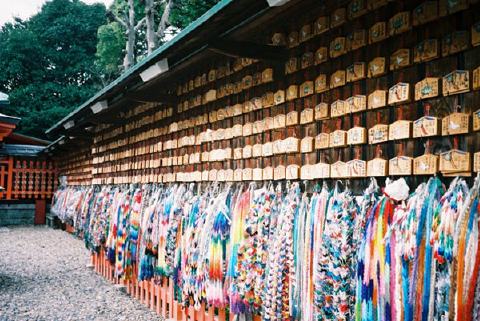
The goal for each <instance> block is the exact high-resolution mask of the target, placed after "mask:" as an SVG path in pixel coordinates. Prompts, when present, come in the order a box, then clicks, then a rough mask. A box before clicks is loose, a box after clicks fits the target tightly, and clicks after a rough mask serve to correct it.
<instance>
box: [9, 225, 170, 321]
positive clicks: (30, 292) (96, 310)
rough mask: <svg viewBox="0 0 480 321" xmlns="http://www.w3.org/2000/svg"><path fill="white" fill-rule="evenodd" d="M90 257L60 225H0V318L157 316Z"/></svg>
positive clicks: (58, 319)
mask: <svg viewBox="0 0 480 321" xmlns="http://www.w3.org/2000/svg"><path fill="white" fill-rule="evenodd" d="M89 261H90V258H89V254H88V251H87V250H86V249H85V247H84V245H83V242H82V241H81V240H78V239H76V238H75V237H73V236H71V235H69V234H67V233H65V232H63V231H60V230H53V229H50V228H46V227H15V228H0V321H11V320H29V321H32V320H42V321H43V320H55V321H63V320H75V321H77V320H78V321H81V320H95V321H103V320H129V321H130V320H135V321H136V320H139V321H143V320H157V321H158V320H160V319H161V318H160V317H159V316H157V315H156V314H155V313H154V312H152V311H150V310H149V309H148V308H146V307H145V306H143V305H142V304H141V303H140V302H138V301H137V300H135V299H133V298H131V297H130V296H128V295H127V294H125V293H123V292H122V291H121V290H119V289H117V288H115V287H114V286H113V285H112V284H110V283H108V282H107V281H105V280H104V279H103V278H102V277H101V276H99V275H97V274H96V273H95V272H94V271H93V270H91V269H89V268H87V267H86V266H87V264H88V263H89Z"/></svg>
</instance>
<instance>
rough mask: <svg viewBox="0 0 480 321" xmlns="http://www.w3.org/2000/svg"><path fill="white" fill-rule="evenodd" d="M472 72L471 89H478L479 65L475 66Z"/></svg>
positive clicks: (479, 78) (479, 82)
mask: <svg viewBox="0 0 480 321" xmlns="http://www.w3.org/2000/svg"><path fill="white" fill-rule="evenodd" d="M472 74H473V84H472V88H473V90H478V89H480V67H477V68H475V69H474V70H473V72H472Z"/></svg>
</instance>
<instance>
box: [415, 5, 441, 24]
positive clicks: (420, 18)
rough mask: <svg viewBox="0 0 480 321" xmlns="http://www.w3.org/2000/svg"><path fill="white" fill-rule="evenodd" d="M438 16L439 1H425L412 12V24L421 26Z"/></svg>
mask: <svg viewBox="0 0 480 321" xmlns="http://www.w3.org/2000/svg"><path fill="white" fill-rule="evenodd" d="M437 17H438V4H437V1H425V2H423V3H422V4H420V5H419V6H418V7H416V8H415V9H414V10H413V12H412V24H413V25H414V26H419V25H422V24H425V23H427V22H430V21H433V20H435V19H437Z"/></svg>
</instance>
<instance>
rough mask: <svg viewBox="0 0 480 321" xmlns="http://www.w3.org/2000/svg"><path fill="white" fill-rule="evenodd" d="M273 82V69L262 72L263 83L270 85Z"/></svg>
mask: <svg viewBox="0 0 480 321" xmlns="http://www.w3.org/2000/svg"><path fill="white" fill-rule="evenodd" d="M271 81H273V69H272V68H266V69H265V70H264V71H262V83H263V84H265V83H268V82H271Z"/></svg>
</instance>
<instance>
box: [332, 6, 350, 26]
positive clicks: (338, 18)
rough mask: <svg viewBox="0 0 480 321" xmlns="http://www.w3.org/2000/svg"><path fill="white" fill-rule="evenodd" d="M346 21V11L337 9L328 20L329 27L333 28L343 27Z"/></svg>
mask: <svg viewBox="0 0 480 321" xmlns="http://www.w3.org/2000/svg"><path fill="white" fill-rule="evenodd" d="M346 21H347V9H345V8H338V9H336V10H335V11H334V12H333V13H332V15H331V18H330V27H331V28H335V27H338V26H341V25H343V24H344V23H345V22H346Z"/></svg>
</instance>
